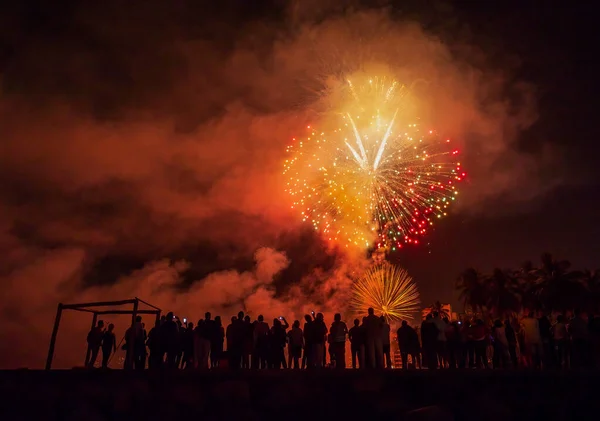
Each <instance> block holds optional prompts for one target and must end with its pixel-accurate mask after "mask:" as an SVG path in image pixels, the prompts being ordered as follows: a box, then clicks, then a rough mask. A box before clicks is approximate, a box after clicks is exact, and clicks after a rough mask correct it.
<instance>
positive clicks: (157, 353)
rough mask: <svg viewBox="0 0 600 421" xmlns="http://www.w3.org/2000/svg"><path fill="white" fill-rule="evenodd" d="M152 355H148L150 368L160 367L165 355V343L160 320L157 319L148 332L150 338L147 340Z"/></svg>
mask: <svg viewBox="0 0 600 421" xmlns="http://www.w3.org/2000/svg"><path fill="white" fill-rule="evenodd" d="M146 345H147V346H148V350H149V351H150V356H149V357H148V368H150V369H154V368H160V366H161V365H162V362H163V360H162V356H163V355H164V351H163V349H164V345H163V343H162V340H161V336H160V321H158V320H157V321H156V323H155V324H154V327H153V328H152V329H150V332H149V333H148V340H147V341H146Z"/></svg>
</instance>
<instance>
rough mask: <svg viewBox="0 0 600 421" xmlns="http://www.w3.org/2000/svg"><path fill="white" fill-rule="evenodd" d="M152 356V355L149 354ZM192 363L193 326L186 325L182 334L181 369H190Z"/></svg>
mask: <svg viewBox="0 0 600 421" xmlns="http://www.w3.org/2000/svg"><path fill="white" fill-rule="evenodd" d="M151 355H152V354H151ZM193 362H194V324H193V323H192V322H190V323H188V324H187V326H186V329H185V331H184V333H183V358H182V361H181V368H182V369H190V368H192V367H193Z"/></svg>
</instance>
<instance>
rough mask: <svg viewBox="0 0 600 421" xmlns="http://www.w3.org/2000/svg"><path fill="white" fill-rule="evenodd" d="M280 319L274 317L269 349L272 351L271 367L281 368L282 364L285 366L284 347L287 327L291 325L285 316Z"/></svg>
mask: <svg viewBox="0 0 600 421" xmlns="http://www.w3.org/2000/svg"><path fill="white" fill-rule="evenodd" d="M280 319H281V320H280ZM280 319H273V327H272V328H271V332H270V334H269V345H270V347H269V349H270V351H271V355H270V361H269V368H274V369H280V368H281V367H282V365H283V368H285V353H284V349H285V343H286V340H287V335H286V333H285V329H286V328H287V327H289V325H288V324H287V322H286V321H285V319H284V318H283V317H281V318H280ZM282 320H283V322H284V323H285V327H284V325H282V323H281V321H282Z"/></svg>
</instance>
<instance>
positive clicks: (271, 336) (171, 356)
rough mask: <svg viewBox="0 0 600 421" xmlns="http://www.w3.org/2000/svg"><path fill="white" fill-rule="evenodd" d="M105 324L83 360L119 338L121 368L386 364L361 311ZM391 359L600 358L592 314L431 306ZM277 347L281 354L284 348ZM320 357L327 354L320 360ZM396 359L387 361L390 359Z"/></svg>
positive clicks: (384, 335)
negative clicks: (499, 314) (486, 316)
mask: <svg viewBox="0 0 600 421" xmlns="http://www.w3.org/2000/svg"><path fill="white" fill-rule="evenodd" d="M114 329H115V327H114V325H113V324H110V325H108V328H107V329H105V327H104V322H103V321H99V322H98V324H97V326H96V327H94V328H93V329H92V330H91V331H90V332H89V334H88V338H87V342H88V355H89V356H90V358H89V359H88V360H87V365H88V367H90V368H91V367H94V365H95V363H96V360H97V358H98V355H99V354H100V351H102V364H101V365H102V367H103V368H106V367H108V364H109V361H110V358H111V356H112V355H114V354H115V353H116V351H117V348H118V347H120V348H121V349H123V350H124V351H125V352H126V357H125V360H124V366H125V368H126V369H138V370H143V369H145V368H149V369H156V368H162V367H166V368H170V369H178V368H179V369H209V368H217V367H229V368H231V369H239V368H244V369H249V368H253V369H280V368H294V369H304V368H321V367H325V366H328V367H333V368H338V369H344V368H346V350H347V348H348V350H349V352H350V356H349V357H350V358H349V361H350V364H351V366H352V368H393V367H394V363H393V358H392V350H391V344H392V342H393V341H391V334H390V330H391V328H390V325H389V323H388V322H387V320H386V319H385V317H383V316H377V315H375V312H374V311H373V309H369V310H368V314H367V316H365V317H363V318H362V321H361V320H359V319H355V320H354V321H353V326H352V327H351V328H348V327H347V325H346V323H345V322H343V321H342V317H341V315H340V314H335V316H334V320H333V322H332V323H331V324H330V326H329V327H328V326H327V324H326V323H325V320H324V316H323V314H322V313H317V314H315V313H314V312H313V313H312V314H310V315H308V314H307V315H305V317H304V324H303V326H301V323H300V321H299V320H295V321H294V322H293V323H292V325H291V326H290V325H289V324H288V322H287V320H286V319H285V318H284V317H279V318H276V319H273V322H272V324H271V326H269V324H268V323H267V322H265V321H264V318H263V316H262V315H259V316H258V318H257V319H256V320H254V321H252V320H251V318H250V316H248V315H244V312H239V314H238V315H237V316H234V317H232V318H231V321H230V323H229V324H228V325H227V327H226V328H225V327H224V325H223V322H222V320H221V318H220V317H219V316H217V317H215V318H212V315H211V313H206V314H205V317H204V319H200V320H199V321H198V323H197V324H196V325H194V324H193V323H191V322H187V320H186V319H183V320H180V319H179V318H178V317H176V316H174V315H173V313H169V314H167V315H166V316H163V317H162V318H161V319H160V320H159V321H157V322H156V324H155V326H154V327H153V328H152V329H150V331H149V332H147V331H146V329H145V324H144V323H143V321H142V318H141V316H138V317H137V318H136V322H135V323H134V324H133V326H131V327H130V328H129V329H127V331H126V332H125V334H124V337H123V341H122V342H121V343H122V346H121V343H120V344H118V345H117V341H116V336H115V333H114ZM395 339H396V341H397V345H398V347H397V348H398V350H399V354H400V364H399V366H400V367H401V368H403V369H409V368H428V369H438V368H489V367H493V368H519V367H531V368H569V367H592V366H598V365H600V364H599V363H600V361H598V356H600V318H599V317H587V315H586V314H583V313H581V312H579V311H575V313H574V315H573V316H572V317H571V315H568V314H567V315H558V316H556V317H549V316H548V315H546V314H539V315H538V316H537V317H535V315H534V314H533V313H528V314H527V315H526V316H525V317H523V318H521V319H518V318H509V319H507V320H505V321H501V320H495V321H494V322H489V323H485V322H484V321H483V320H482V319H481V318H471V319H469V320H467V319H465V320H462V319H461V320H456V321H452V322H451V321H449V320H448V318H445V317H442V316H441V315H440V314H439V313H437V312H432V313H431V314H429V315H428V316H427V317H426V319H425V320H423V322H422V323H421V326H420V327H412V326H410V325H409V324H408V322H407V321H401V323H400V327H399V328H398V329H397V331H396V338H395ZM286 348H287V358H286V352H285V350H286ZM327 361H329V363H327ZM400 367H397V368H400Z"/></svg>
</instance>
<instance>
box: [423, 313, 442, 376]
mask: <svg viewBox="0 0 600 421" xmlns="http://www.w3.org/2000/svg"><path fill="white" fill-rule="evenodd" d="M437 338H438V329H437V326H436V325H435V323H434V322H433V315H431V314H428V315H427V317H425V320H424V321H423V323H421V343H422V344H423V363H424V364H425V365H426V366H427V368H428V369H430V370H435V369H437V368H438V359H437Z"/></svg>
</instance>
